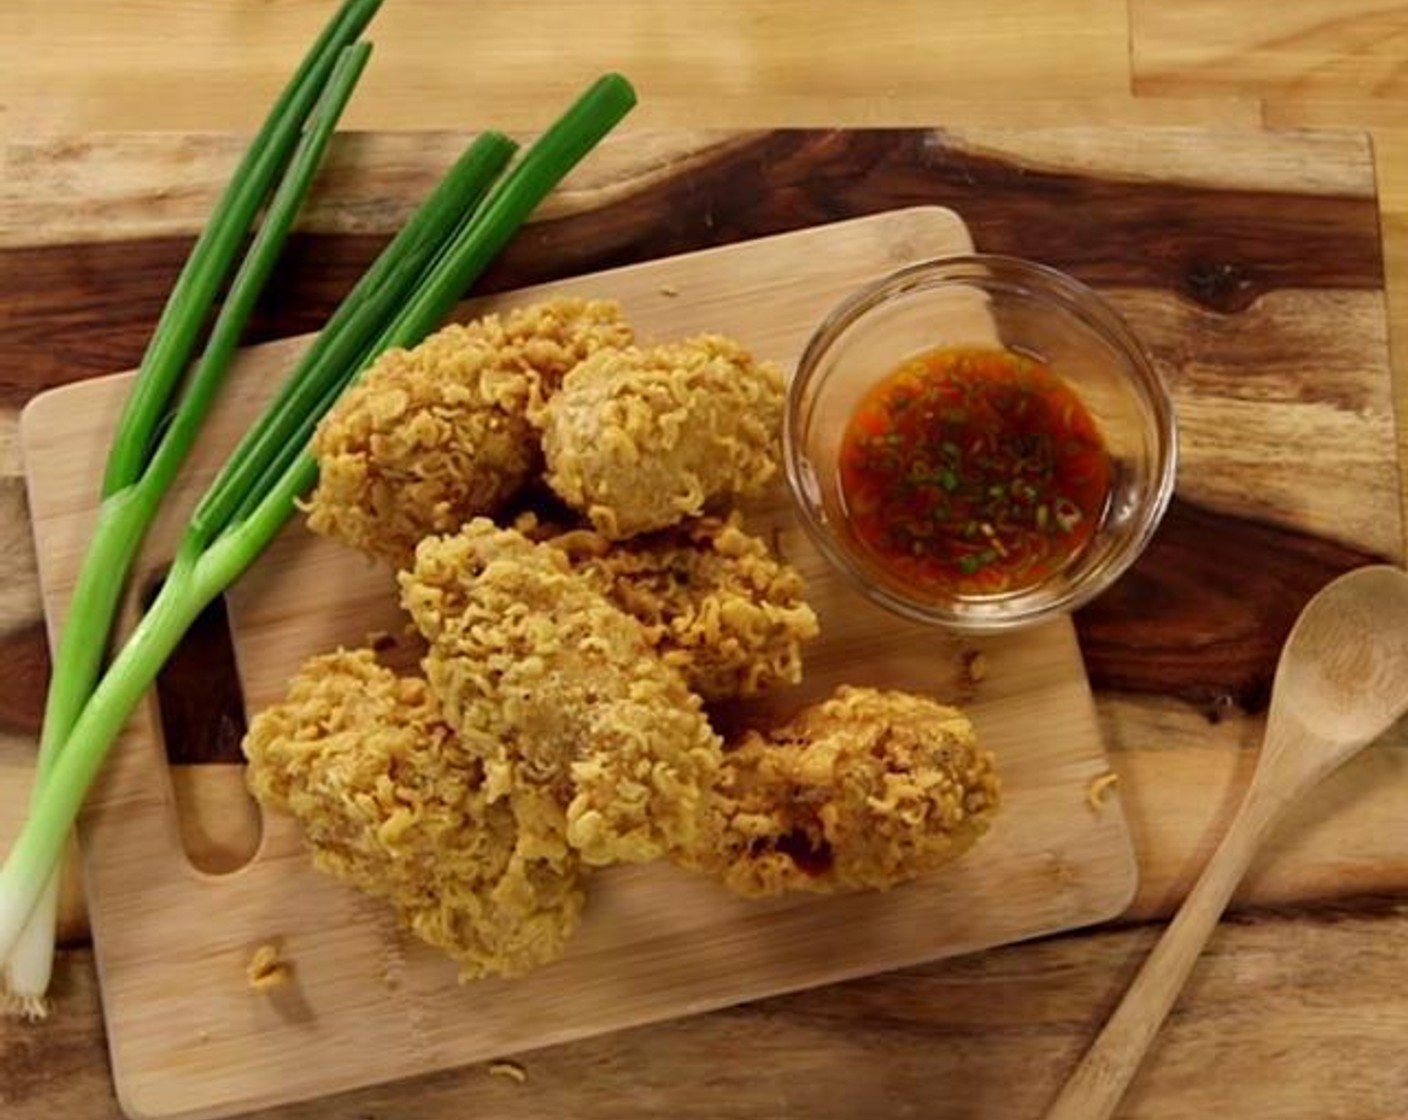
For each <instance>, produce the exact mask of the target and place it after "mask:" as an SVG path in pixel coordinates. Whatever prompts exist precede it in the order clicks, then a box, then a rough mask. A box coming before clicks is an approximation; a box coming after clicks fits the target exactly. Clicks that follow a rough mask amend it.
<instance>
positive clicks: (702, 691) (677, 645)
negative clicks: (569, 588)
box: [548, 514, 819, 701]
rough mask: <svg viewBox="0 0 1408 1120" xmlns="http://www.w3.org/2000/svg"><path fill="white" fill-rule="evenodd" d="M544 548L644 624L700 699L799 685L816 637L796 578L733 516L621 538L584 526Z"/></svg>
mask: <svg viewBox="0 0 1408 1120" xmlns="http://www.w3.org/2000/svg"><path fill="white" fill-rule="evenodd" d="M548 543H550V544H551V545H552V546H553V547H554V548H558V549H561V550H562V551H563V552H565V553H566V554H567V555H568V557H569V558H570V559H571V561H572V566H573V568H574V569H576V570H577V571H581V572H585V573H587V574H588V575H590V576H591V577H592V578H593V579H594V580H596V581H597V584H598V586H600V587H601V588H602V589H603V590H604V591H605V592H606V595H607V597H608V598H609V599H610V600H611V601H612V602H613V603H615V604H616V605H617V606H618V607H620V608H621V609H622V610H623V611H625V612H626V613H627V614H629V615H631V616H633V617H634V618H636V619H638V620H639V621H640V622H642V623H643V624H644V625H645V632H646V635H647V637H648V638H649V640H650V642H651V644H652V645H654V646H655V648H656V649H657V650H659V651H660V656H661V658H662V659H663V660H664V662H665V663H666V664H667V665H673V666H675V667H676V668H677V669H679V671H680V672H681V673H682V674H683V675H684V679H685V683H686V684H688V685H689V687H690V688H691V689H693V690H694V691H695V692H697V693H699V695H700V696H702V697H703V698H704V699H705V700H708V701H719V700H729V699H734V698H738V697H748V696H757V695H760V694H762V693H766V692H770V691H773V690H774V689H777V688H781V687H783V686H786V685H790V684H796V683H797V682H798V681H800V680H801V679H802V643H803V642H805V641H808V640H809V639H811V638H814V637H816V635H817V634H818V632H819V627H818V626H817V620H816V613H815V612H814V611H813V610H812V609H811V607H810V606H808V605H807V601H806V598H805V593H806V588H805V586H804V584H803V582H802V577H801V575H799V574H798V572H797V570H796V569H795V568H793V567H792V566H791V565H789V564H784V563H781V562H780V561H779V560H777V559H776V558H774V557H773V555H772V554H771V553H770V552H769V551H768V546H767V545H766V544H765V543H764V542H763V541H761V540H759V539H758V538H757V537H753V536H749V535H748V534H747V533H746V532H744V531H743V527H742V524H741V521H740V519H739V518H738V516H737V515H736V514H735V515H732V516H730V517H728V518H727V519H722V518H717V517H706V518H701V519H698V520H694V521H688V522H686V523H685V524H683V525H680V526H678V527H676V528H674V529H666V530H663V531H661V532H657V533H651V534H648V535H646V536H640V537H633V538H631V539H630V540H628V541H619V542H612V541H611V540H609V539H608V538H606V537H605V536H603V535H602V534H600V533H597V532H594V531H593V530H590V529H582V530H576V531H571V532H566V533H560V534H558V535H556V536H552V537H550V538H549V540H548Z"/></svg>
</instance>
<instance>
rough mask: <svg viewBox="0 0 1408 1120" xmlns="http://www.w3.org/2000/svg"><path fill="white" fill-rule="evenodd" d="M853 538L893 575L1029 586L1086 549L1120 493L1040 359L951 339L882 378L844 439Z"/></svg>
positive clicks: (1078, 414)
mask: <svg viewBox="0 0 1408 1120" xmlns="http://www.w3.org/2000/svg"><path fill="white" fill-rule="evenodd" d="M840 485H841V493H842V496H843V499H844V501H845V503H846V510H847V514H848V516H849V518H850V523H851V526H852V529H853V531H854V532H855V534H856V536H857V537H858V538H859V540H860V541H861V543H862V544H863V545H864V546H865V547H866V548H867V549H868V550H869V551H870V552H871V553H872V555H873V556H874V557H875V559H876V561H877V562H878V563H879V564H880V565H881V566H882V567H883V568H884V569H885V570H886V571H888V572H889V573H891V574H892V575H893V576H896V577H898V578H899V579H902V580H904V581H905V582H907V583H909V584H911V585H913V586H916V587H918V588H921V589H922V588H926V587H927V588H931V589H933V590H935V591H941V592H943V593H958V594H969V595H975V594H976V595H994V594H1002V593H1004V592H1011V591H1016V590H1020V589H1022V588H1024V587H1029V586H1031V585H1033V584H1035V583H1038V582H1040V581H1041V580H1042V579H1043V578H1045V577H1046V576H1048V575H1050V574H1051V573H1053V572H1055V571H1058V570H1059V569H1061V568H1062V567H1063V566H1064V565H1065V564H1066V563H1067V562H1069V561H1070V560H1071V558H1072V557H1074V556H1075V555H1077V554H1078V553H1079V552H1080V551H1081V549H1082V548H1084V547H1085V545H1086V544H1087V542H1088V541H1089V540H1090V538H1091V537H1092V536H1093V535H1094V533H1095V530H1096V528H1097V527H1098V526H1099V524H1100V520H1101V518H1102V517H1103V516H1104V512H1105V505H1106V503H1107V501H1108V500H1109V495H1110V459H1109V455H1108V454H1107V453H1106V450H1105V445H1104V441H1103V440H1102V439H1101V436H1100V431H1099V429H1098V428H1097V426H1096V424H1095V421H1094V419H1093V418H1092V417H1091V415H1090V413H1089V412H1088V411H1087V410H1086V407H1085V405H1084V404H1083V403H1082V402H1081V400H1080V398H1079V397H1078V396H1077V395H1076V394H1075V391H1074V390H1072V389H1071V388H1070V386H1068V385H1067V384H1066V383H1065V382H1064V381H1062V380H1061V378H1059V377H1057V376H1056V375H1055V374H1054V373H1053V372H1052V371H1051V369H1050V368H1049V367H1048V366H1046V365H1045V364H1043V363H1042V362H1040V361H1038V360H1036V359H1034V358H1030V357H1027V356H1026V355H1023V354H1019V353H1015V352H1013V351H1009V350H1003V349H992V350H988V349H979V348H941V349H937V350H931V351H928V352H926V353H923V354H920V355H918V356H916V357H914V358H911V359H909V360H908V361H906V362H905V363H904V364H903V365H901V366H900V367H899V368H898V369H897V370H895V371H894V372H893V373H892V374H890V375H889V376H888V377H886V378H885V379H884V380H883V381H881V382H880V383H879V384H878V385H876V386H875V387H874V388H873V389H871V390H870V391H869V392H868V393H867V394H866V396H865V398H864V399H863V400H862V401H861V404H860V407H859V408H857V409H856V412H855V414H854V415H853V416H852V417H851V420H850V423H849V424H848V426H847V428H846V432H845V436H844V439H843V441H842V445H841V460H840Z"/></svg>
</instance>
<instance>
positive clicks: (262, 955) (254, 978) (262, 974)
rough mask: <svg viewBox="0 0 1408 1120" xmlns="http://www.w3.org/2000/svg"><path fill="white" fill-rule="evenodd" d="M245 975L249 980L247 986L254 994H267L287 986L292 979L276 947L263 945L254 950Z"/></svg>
mask: <svg viewBox="0 0 1408 1120" xmlns="http://www.w3.org/2000/svg"><path fill="white" fill-rule="evenodd" d="M245 975H246V976H247V977H248V978H249V986H250V987H251V988H253V989H254V990H255V991H256V992H267V991H269V990H271V989H273V988H281V987H283V985H285V984H287V983H288V982H289V980H290V979H292V977H293V969H292V968H290V967H289V965H288V962H287V961H284V960H282V959H280V957H279V949H278V946H276V945H269V944H265V945H261V946H259V948H257V949H255V950H254V955H253V956H251V957H250V958H249V965H248V966H247V967H246V968H245Z"/></svg>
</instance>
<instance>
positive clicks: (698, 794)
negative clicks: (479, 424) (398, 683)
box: [400, 518, 720, 865]
mask: <svg viewBox="0 0 1408 1120" xmlns="http://www.w3.org/2000/svg"><path fill="white" fill-rule="evenodd" d="M400 579H401V598H402V604H403V605H404V606H405V608H406V609H407V610H408V611H409V612H410V615H411V617H412V619H413V620H414V621H415V623H416V626H417V628H418V629H419V630H420V632H421V634H422V636H423V637H424V638H425V639H426V641H427V642H428V643H429V647H430V648H429V652H428V653H427V655H426V658H425V662H424V664H425V671H426V675H427V678H428V680H429V681H430V684H431V687H432V688H433V689H434V690H435V691H436V694H437V695H438V696H439V697H440V700H441V703H442V704H443V706H444V711H445V717H446V719H447V720H448V721H449V722H450V724H451V725H452V726H454V727H456V728H458V729H459V730H460V733H461V734H462V735H471V734H472V735H474V736H476V737H477V738H478V739H479V740H482V741H484V742H486V743H488V744H489V746H488V749H487V753H486V758H485V770H486V775H487V778H488V786H489V790H490V795H491V797H492V798H494V799H496V800H497V799H500V798H502V799H504V800H506V801H507V802H508V803H509V804H511V805H512V807H513V812H514V815H515V818H516V820H517V822H518V827H519V830H520V834H521V835H522V836H524V837H531V847H530V848H528V849H527V850H528V851H529V853H530V854H532V855H534V856H541V857H543V858H549V859H558V858H561V857H562V855H563V853H565V852H576V853H579V854H580V857H581V859H582V861H583V862H584V863H587V864H592V865H601V864H608V863H617V862H638V861H643V860H650V859H655V858H658V857H660V856H663V855H666V854H667V853H669V852H671V851H674V850H678V849H685V848H689V847H692V846H694V845H695V844H697V843H698V838H699V833H700V830H701V828H702V827H703V826H704V823H705V821H706V818H707V813H708V796H707V795H708V790H709V788H710V787H711V786H712V784H713V781H714V778H715V776H716V773H717V769H718V765H719V759H720V743H719V740H718V737H717V736H716V735H715V734H714V732H713V731H712V730H711V729H710V727H709V725H708V722H707V721H706V720H705V718H704V716H703V714H702V711H701V704H700V700H699V698H698V697H697V696H695V695H694V694H693V693H691V692H690V691H689V690H688V689H687V688H686V687H685V684H684V681H683V680H682V679H681V677H680V675H679V673H678V672H677V671H676V670H674V669H672V668H670V667H669V666H667V665H666V664H664V662H662V661H661V660H660V658H659V657H657V656H656V655H655V653H654V651H653V650H652V649H651V647H650V643H649V641H648V640H647V638H646V634H645V630H644V628H643V627H642V626H641V624H640V623H639V622H637V621H636V620H635V619H634V618H631V617H630V616H629V615H627V614H625V613H624V612H623V611H621V610H619V609H618V608H616V607H614V606H612V605H611V604H610V603H609V602H608V601H607V600H606V598H605V596H604V595H603V594H602V593H601V592H600V591H599V590H598V589H597V588H596V587H595V586H594V585H593V584H592V582H591V581H590V579H589V578H588V577H587V576H585V575H583V574H581V573H577V572H574V571H572V569H571V567H570V565H569V564H568V561H567V557H566V556H565V555H564V554H563V553H561V552H559V551H558V550H556V549H554V548H551V547H550V546H548V545H545V544H535V543H534V542H532V541H530V540H529V539H528V538H527V537H525V536H524V535H523V534H522V533H520V532H517V531H516V530H512V529H498V528H496V527H495V526H494V525H493V523H492V522H490V521H488V520H487V519H484V518H478V519H476V520H474V521H472V522H471V523H469V524H468V525H466V526H465V527H464V528H463V529H462V530H461V531H460V532H459V533H457V534H454V535H451V536H445V537H431V538H428V539H426V540H424V541H422V542H421V544H420V546H419V548H418V549H417V550H416V559H415V565H414V568H413V569H412V570H410V571H406V572H403V573H401V576H400Z"/></svg>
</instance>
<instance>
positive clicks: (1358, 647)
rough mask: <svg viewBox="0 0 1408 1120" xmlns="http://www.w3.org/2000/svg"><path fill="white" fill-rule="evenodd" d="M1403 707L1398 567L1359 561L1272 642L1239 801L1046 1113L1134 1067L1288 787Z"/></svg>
mask: <svg viewBox="0 0 1408 1120" xmlns="http://www.w3.org/2000/svg"><path fill="white" fill-rule="evenodd" d="M1405 710H1408V573H1404V572H1402V571H1400V570H1399V569H1397V568H1390V567H1370V568H1361V569H1359V570H1358V571H1354V572H1351V573H1350V574H1348V575H1345V576H1341V577H1340V578H1339V579H1337V580H1335V581H1334V582H1333V583H1331V584H1330V585H1329V586H1328V587H1326V588H1324V589H1323V590H1322V591H1321V592H1320V593H1319V594H1318V595H1316V596H1315V598H1313V599H1312V600H1311V601H1310V602H1309V603H1308V604H1307V605H1306V608H1305V610H1304V611H1302V612H1301V615H1300V618H1298V619H1297V620H1296V624H1295V626H1294V627H1293V628H1292V630H1291V635H1290V637H1289V638H1287V639H1286V645H1285V647H1284V648H1283V649H1282V651H1281V660H1280V662H1279V663H1278V664H1277V666H1276V680H1275V683H1274V684H1273V686H1272V692H1271V710H1270V713H1269V714H1268V716H1267V722H1266V737H1265V739H1264V740H1263V742H1262V747H1261V757H1260V758H1259V759H1258V761H1257V768H1256V773H1255V774H1254V775H1253V776H1252V782H1251V786H1250V788H1249V789H1248V790H1247V795H1246V798H1245V800H1244V801H1243V802H1242V806H1241V808H1240V809H1239V810H1238V812H1237V816H1236V818H1235V819H1234V820H1233V822H1232V826H1231V827H1230V828H1229V829H1228V830H1227V835H1226V836H1224V837H1223V839H1222V843H1221V844H1220V845H1219V846H1218V848H1217V851H1216V852H1214V853H1213V857H1212V859H1211V860H1209V862H1208V865H1207V867H1206V868H1204V869H1203V873H1202V875H1201V877H1199V879H1198V882H1197V884H1196V885H1195V886H1194V887H1193V890H1192V891H1191V893H1189V895H1188V897H1187V898H1186V899H1185V900H1184V903H1183V905H1182V907H1181V908H1180V909H1179V911H1178V913H1177V914H1176V915H1175V916H1174V919H1173V921H1172V923H1170V925H1169V927H1168V929H1167V930H1165V931H1164V935H1163V937H1162V938H1160V939H1159V943H1158V944H1157V945H1156V946H1155V947H1154V951H1153V952H1152V953H1151V954H1150V955H1149V959H1148V960H1147V961H1145V962H1144V967H1143V968H1142V969H1141V970H1140V972H1139V975H1138V976H1137V977H1135V980H1134V983H1133V984H1132V985H1131V986H1130V989H1129V991H1128V992H1126V993H1125V997H1124V1000H1123V1002H1121V1004H1120V1005H1119V1007H1118V1008H1117V1009H1116V1011H1115V1013H1114V1015H1113V1016H1111V1018H1110V1021H1109V1022H1108V1023H1106V1024H1105V1029H1104V1030H1102V1031H1101V1032H1100V1036H1099V1037H1098V1038H1097V1039H1096V1040H1095V1042H1094V1044H1093V1045H1092V1046H1091V1048H1090V1050H1089V1051H1088V1052H1087V1053H1086V1055H1085V1058H1084V1060H1083V1061H1082V1062H1081V1064H1080V1066H1079V1067H1077V1069H1076V1072H1075V1074H1074V1075H1073V1076H1072V1077H1071V1079H1070V1080H1069V1081H1068V1082H1067V1083H1066V1086H1065V1088H1064V1089H1063V1090H1062V1091H1061V1095H1060V1096H1059V1097H1058V1098H1057V1099H1056V1103H1055V1105H1054V1106H1053V1107H1052V1108H1051V1111H1050V1112H1048V1113H1047V1114H1046V1118H1047V1120H1106V1118H1107V1117H1109V1116H1110V1115H1112V1114H1113V1113H1114V1111H1115V1108H1116V1106H1118V1104H1119V1102H1120V1098H1121V1097H1123V1096H1124V1091H1125V1088H1126V1087H1127V1086H1128V1085H1129V1082H1130V1080H1131V1079H1132V1078H1133V1077H1134V1073H1135V1071H1136V1070H1137V1069H1138V1068H1139V1063H1140V1061H1141V1060H1142V1059H1143V1057H1144V1052H1145V1051H1146V1050H1147V1049H1148V1048H1149V1043H1150V1042H1152V1041H1153V1038H1154V1035H1155V1033H1157V1031H1158V1029H1159V1025H1160V1024H1161V1023H1162V1022H1163V1021H1164V1017H1165V1016H1166V1015H1167V1014H1168V1012H1169V1009H1170V1008H1171V1007H1172V1006H1173V1001H1174V1000H1175V999H1176V998H1177V997H1178V993H1179V991H1180V990H1181V989H1182V988H1183V984H1184V981H1186V980H1187V979H1188V974H1189V973H1190V972H1191V971H1192V969H1193V963H1194V961H1196V960H1197V958H1198V954H1199V953H1201V952H1202V950H1203V946H1204V945H1205V944H1206V943H1207V940H1208V936H1209V935H1210V934H1211V933H1212V931H1213V928H1214V927H1215V926H1216V925H1217V922H1218V919H1219V918H1220V917H1221V915H1222V911H1223V910H1224V909H1225V908H1226V906H1227V902H1228V900H1229V899H1230V898H1231V897H1232V892H1233V891H1234V890H1235V889H1236V887H1237V884H1238V883H1239V882H1240V881H1241V879H1242V876H1243V875H1244V874H1245V873H1246V870H1247V867H1248V865H1249V864H1250V863H1251V861H1252V857H1253V856H1254V855H1255V854H1256V850H1257V846H1258V845H1259V844H1260V843H1261V841H1262V840H1263V839H1265V838H1266V836H1267V834H1268V833H1269V832H1270V831H1271V829H1272V827H1273V826H1274V825H1275V824H1276V822H1277V821H1278V820H1280V818H1281V816H1282V814H1283V813H1284V812H1285V811H1286V809H1287V807H1288V806H1290V805H1291V804H1292V803H1293V802H1294V801H1295V800H1296V798H1298V797H1299V796H1300V795H1301V794H1303V793H1305V792H1306V791H1307V790H1309V789H1310V788H1311V787H1312V786H1314V785H1315V784H1316V783H1317V782H1319V781H1320V780H1321V779H1322V778H1324V777H1325V776H1326V775H1328V774H1329V773H1330V772H1331V771H1332V770H1334V769H1335V768H1336V767H1337V766H1339V765H1340V764H1341V763H1343V762H1344V761H1345V760H1346V759H1348V758H1349V757H1350V756H1352V755H1353V754H1355V753H1356V752H1358V751H1359V750H1361V749H1362V748H1364V747H1365V746H1367V745H1368V744H1369V743H1371V742H1373V741H1374V740H1375V739H1377V738H1378V737H1379V735H1381V734H1382V733H1383V732H1384V731H1385V730H1386V729H1387V728H1388V727H1389V726H1390V725H1391V724H1393V723H1394V721H1395V720H1397V719H1398V718H1399V716H1401V715H1402V714H1403V713H1404V711H1405Z"/></svg>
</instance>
